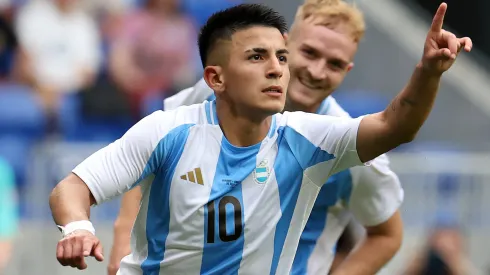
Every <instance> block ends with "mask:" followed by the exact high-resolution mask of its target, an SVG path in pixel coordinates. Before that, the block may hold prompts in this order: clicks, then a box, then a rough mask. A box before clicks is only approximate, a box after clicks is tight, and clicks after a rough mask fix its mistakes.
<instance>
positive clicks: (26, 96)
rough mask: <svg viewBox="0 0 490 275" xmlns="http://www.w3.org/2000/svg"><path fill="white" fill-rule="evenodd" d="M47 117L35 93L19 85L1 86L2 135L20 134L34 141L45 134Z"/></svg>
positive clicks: (0, 113)
mask: <svg viewBox="0 0 490 275" xmlns="http://www.w3.org/2000/svg"><path fill="white" fill-rule="evenodd" d="M45 127H46V117H45V115H44V112H43V110H42V107H41V105H40V104H39V101H38V99H37V98H36V95H35V94H34V92H33V91H32V90H31V89H30V88H28V87H26V86H23V85H19V84H1V85H0V135H2V134H6V133H8V134H19V135H26V136H29V137H30V138H32V139H36V138H41V137H43V135H44V133H45Z"/></svg>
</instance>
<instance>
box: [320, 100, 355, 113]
mask: <svg viewBox="0 0 490 275" xmlns="http://www.w3.org/2000/svg"><path fill="white" fill-rule="evenodd" d="M324 105H325V112H324V114H325V115H330V116H337V117H351V116H350V115H349V113H348V112H346V111H345V110H344V108H342V106H340V104H339V103H338V102H337V100H335V98H334V97H333V96H329V97H327V98H326V99H325V104H324Z"/></svg>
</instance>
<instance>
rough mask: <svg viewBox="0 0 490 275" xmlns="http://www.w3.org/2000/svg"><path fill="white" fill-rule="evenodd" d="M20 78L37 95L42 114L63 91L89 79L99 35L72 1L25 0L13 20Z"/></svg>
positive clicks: (54, 105)
mask: <svg viewBox="0 0 490 275" xmlns="http://www.w3.org/2000/svg"><path fill="white" fill-rule="evenodd" d="M16 28H17V34H18V36H19V44H20V47H21V55H20V58H19V61H18V62H19V66H20V78H21V80H23V81H24V82H26V83H28V84H30V85H32V86H33V87H34V89H35V90H36V91H37V92H39V95H40V97H41V99H42V103H43V104H44V106H45V107H46V110H47V111H48V113H52V112H54V111H55V110H56V109H57V107H58V103H59V99H60V97H61V95H62V94H64V93H75V92H77V91H80V90H81V89H82V88H84V87H86V86H88V85H89V84H91V83H92V81H93V80H94V77H95V75H96V73H97V70H98V67H99V63H100V53H99V50H100V47H99V33H98V29H97V27H96V24H95V22H94V21H93V19H92V18H91V17H90V16H89V15H87V14H86V13H85V12H84V11H83V9H81V8H80V6H79V1H77V0H37V1H32V0H31V1H30V2H29V3H28V4H26V5H25V6H23V7H22V8H21V10H20V11H19V14H18V17H17V21H16Z"/></svg>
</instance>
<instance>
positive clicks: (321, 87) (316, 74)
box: [288, 19, 357, 112]
mask: <svg viewBox="0 0 490 275" xmlns="http://www.w3.org/2000/svg"><path fill="white" fill-rule="evenodd" d="M288 48H289V51H290V62H289V69H290V71H291V80H290V82H289V90H288V102H290V103H291V105H292V106H296V107H298V108H299V109H304V110H307V111H310V112H314V111H316V109H317V108H318V106H320V104H321V102H322V101H323V100H324V99H325V98H326V97H327V96H329V95H330V94H331V93H332V92H333V91H334V90H335V89H336V88H337V87H338V86H339V85H340V84H341V83H342V81H343V80H344V78H345V76H346V74H347V72H349V71H350V70H351V69H352V67H353V65H354V64H353V63H352V60H353V59H354V55H355V54H356V51H357V43H356V42H355V41H354V40H353V39H352V38H351V37H350V36H349V35H346V34H344V31H343V29H342V25H338V26H337V27H336V28H333V29H332V28H328V27H325V26H323V25H321V24H318V23H317V22H316V21H315V20H313V19H308V20H304V21H301V22H298V23H296V24H295V26H294V29H293V32H292V33H291V37H290V40H289V43H288Z"/></svg>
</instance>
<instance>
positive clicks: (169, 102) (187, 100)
mask: <svg viewBox="0 0 490 275" xmlns="http://www.w3.org/2000/svg"><path fill="white" fill-rule="evenodd" d="M213 98H214V91H213V90H212V89H211V88H209V86H208V84H206V82H205V81H204V79H201V80H199V81H198V82H197V83H196V84H195V85H194V86H192V87H189V88H187V89H184V90H182V91H180V92H178V93H176V94H175V95H173V96H171V97H168V98H167V99H165V100H164V101H163V107H164V109H165V110H173V109H175V108H177V107H180V106H184V105H192V104H197V103H202V102H203V101H205V100H211V99H213Z"/></svg>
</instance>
